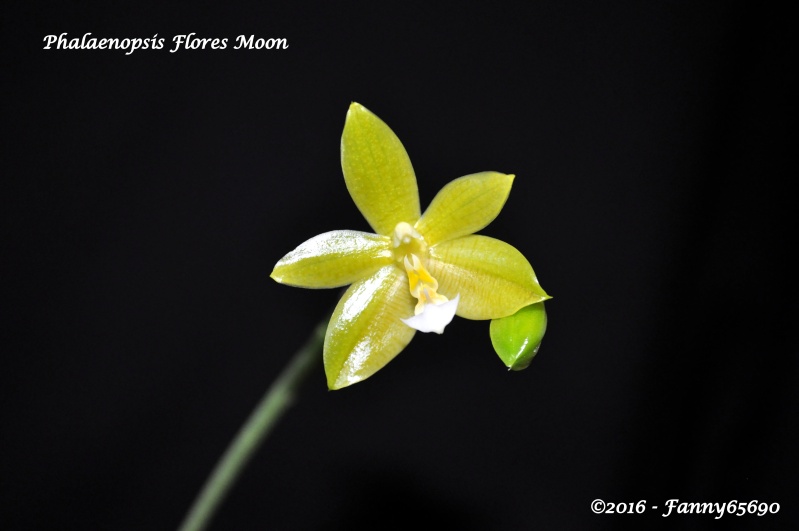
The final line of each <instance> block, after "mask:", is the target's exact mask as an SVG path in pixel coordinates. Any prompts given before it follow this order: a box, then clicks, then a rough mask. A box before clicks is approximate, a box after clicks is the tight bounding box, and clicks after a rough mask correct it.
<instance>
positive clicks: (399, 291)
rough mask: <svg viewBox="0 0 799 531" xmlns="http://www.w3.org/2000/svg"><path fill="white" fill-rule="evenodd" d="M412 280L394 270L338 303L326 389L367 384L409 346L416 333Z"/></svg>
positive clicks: (328, 346) (327, 352) (328, 341)
mask: <svg viewBox="0 0 799 531" xmlns="http://www.w3.org/2000/svg"><path fill="white" fill-rule="evenodd" d="M413 306H414V299H413V297H411V295H410V293H409V292H408V277H407V276H406V275H405V272H404V271H402V270H401V269H400V268H399V267H397V266H394V265H390V266H386V267H383V268H382V269H380V270H378V271H377V272H376V273H374V274H373V275H372V276H370V277H367V278H365V279H363V280H360V281H358V282H356V283H354V284H353V285H352V286H350V287H349V289H348V290H347V292H346V293H345V294H344V296H343V297H342V298H341V300H340V301H339V303H338V305H337V306H336V309H335V310H334V311H333V316H332V317H331V319H330V325H329V326H328V327H327V334H326V336H325V347H324V360H325V373H326V374H327V385H328V387H329V388H330V389H340V388H342V387H346V386H348V385H352V384H354V383H356V382H359V381H361V380H363V379H365V378H368V377H369V376H371V375H372V374H374V373H375V372H377V371H378V370H380V369H381V368H383V366H385V365H386V364H387V363H388V362H389V361H391V360H392V359H393V358H394V356H396V355H397V354H399V352H400V351H402V349H404V348H405V346H406V345H407V344H408V343H409V342H410V341H411V339H412V338H413V336H414V334H415V333H416V330H414V329H413V328H411V327H409V326H407V325H405V324H404V323H403V322H402V321H401V320H400V319H402V318H407V317H409V316H411V315H413Z"/></svg>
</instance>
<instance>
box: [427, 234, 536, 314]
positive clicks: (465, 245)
mask: <svg viewBox="0 0 799 531" xmlns="http://www.w3.org/2000/svg"><path fill="white" fill-rule="evenodd" d="M427 265H428V270H429V271H430V274H432V275H433V276H434V277H435V278H436V279H438V286H439V290H438V291H439V292H440V293H443V294H444V295H446V296H447V297H449V298H452V297H454V296H455V295H456V294H460V304H459V305H458V312H457V315H459V316H460V317H465V318H466V319H498V318H500V317H506V316H508V315H511V314H513V313H516V312H517V311H518V310H519V309H520V308H522V307H524V306H527V305H528V304H533V303H536V302H541V301H544V300H546V299H548V298H549V295H547V294H546V292H545V291H544V290H543V289H542V288H541V286H540V285H539V284H538V280H537V279H536V276H535V272H533V268H532V266H531V265H530V263H529V262H528V261H527V259H526V258H525V257H524V256H523V255H522V254H521V253H520V252H519V251H518V250H516V248H515V247H513V246H511V245H508V244H507V243H505V242H502V241H500V240H496V239H494V238H489V237H487V236H477V235H474V236H464V237H463V238H458V239H456V240H449V241H446V242H442V243H439V244H438V245H435V246H433V247H431V248H430V259H429V260H428V262H427Z"/></svg>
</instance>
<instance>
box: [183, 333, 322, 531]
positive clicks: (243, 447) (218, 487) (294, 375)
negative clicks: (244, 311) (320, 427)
mask: <svg viewBox="0 0 799 531" xmlns="http://www.w3.org/2000/svg"><path fill="white" fill-rule="evenodd" d="M327 321H328V320H327V319H325V320H323V321H322V322H321V323H319V325H318V326H317V327H316V329H315V330H314V332H313V335H312V336H311V337H310V339H309V340H308V342H307V343H306V344H305V345H303V347H302V348H301V349H300V350H298V351H297V352H296V353H295V354H294V357H293V358H292V359H291V361H290V362H289V364H288V365H287V366H286V367H285V368H284V369H283V372H282V373H281V374H280V376H278V377H277V379H276V380H275V381H274V383H272V386H271V387H270V388H269V390H268V391H267V392H266V394H265V395H264V396H263V398H261V401H260V402H259V403H258V405H257V406H256V407H255V410H254V411H253V412H252V413H251V414H250V417H249V418H248V419H247V421H246V422H245V423H244V425H243V426H242V427H241V428H240V429H239V432H238V433H237V434H236V437H235V438H234V439H233V441H232V442H231V443H230V446H228V448H227V450H225V453H224V454H222V457H221V458H220V459H219V462H218V463H217V464H216V466H215V467H214V470H213V471H212V472H211V475H210V476H209V477H208V479H207V480H206V481H205V484H204V485H203V488H202V490H201V491H200V493H199V495H198V496H197V498H196V499H195V500H194V503H193V504H192V506H191V509H189V512H188V513H187V514H186V518H185V519H184V520H183V523H181V525H180V528H178V531H201V530H203V529H205V528H206V527H207V526H208V524H209V523H211V519H212V518H213V516H214V514H215V513H216V510H217V509H218V508H219V506H220V505H221V504H222V501H223V500H224V499H225V496H226V495H227V493H228V491H229V490H230V488H231V487H232V486H233V484H234V483H235V481H236V479H237V478H238V476H239V474H240V473H241V471H242V470H243V469H244V467H245V465H246V464H247V463H248V462H249V460H250V458H251V457H252V456H253V455H254V454H255V452H256V450H258V447H259V445H260V444H261V443H262V442H263V440H264V439H265V438H266V437H267V436H268V435H269V433H270V431H271V430H272V428H273V427H274V426H275V424H276V423H277V421H278V420H279V419H280V417H281V416H282V415H283V413H284V412H285V411H286V409H288V408H289V406H291V404H292V403H293V401H294V396H295V394H296V392H297V390H298V389H299V386H300V384H302V382H303V380H304V379H305V376H306V375H307V374H308V373H309V372H310V369H311V368H312V367H313V366H314V365H315V364H316V363H318V361H319V353H320V352H321V350H322V343H324V339H325V329H326V328H327Z"/></svg>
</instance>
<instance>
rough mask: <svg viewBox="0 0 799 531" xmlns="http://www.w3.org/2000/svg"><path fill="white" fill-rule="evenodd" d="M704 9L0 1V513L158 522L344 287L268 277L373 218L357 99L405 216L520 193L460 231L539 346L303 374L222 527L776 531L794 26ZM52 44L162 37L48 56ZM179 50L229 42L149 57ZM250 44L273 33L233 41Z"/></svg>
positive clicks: (465, 347) (790, 468)
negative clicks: (350, 176)
mask: <svg viewBox="0 0 799 531" xmlns="http://www.w3.org/2000/svg"><path fill="white" fill-rule="evenodd" d="M698 4H699V3H695V2H657V3H651V2H616V3H603V2H589V1H581V2H566V3H561V2H545V3H527V2H524V3H523V2H519V3H516V4H511V3H506V4H493V5H492V6H491V7H489V6H488V4H483V3H464V4H462V5H460V6H459V7H458V8H457V9H455V10H452V9H453V8H450V9H449V10H445V9H442V8H438V7H433V6H431V5H430V4H426V3H419V4H413V3H402V4H399V3H397V4H394V3H392V4H385V5H382V4H381V7H369V6H368V5H361V6H356V5H354V4H345V3H334V2H326V3H319V4H316V5H314V4H309V3H304V4H302V3H297V2H283V3H275V2H260V3H257V4H251V5H247V6H239V5H237V6H230V5H227V4H225V5H224V6H223V5H216V4H214V3H211V2H203V3H199V4H197V5H194V6H191V7H189V6H185V7H182V8H177V7H164V6H153V7H150V8H147V9H145V8H142V7H137V8H131V9H127V8H124V7H118V8H107V7H106V8H101V9H96V8H89V7H87V6H86V5H85V4H78V3H62V4H60V5H59V7H57V8H52V7H47V8H45V7H43V6H39V5H36V4H34V3H31V4H25V5H26V6H27V7H24V8H18V10H17V12H13V13H12V12H6V13H5V14H4V16H3V18H2V52H1V53H2V71H3V74H2V79H3V138H4V139H3V148H2V152H3V153H2V160H3V164H2V173H3V175H2V199H3V207H2V219H3V225H2V235H3V236H2V244H3V252H2V263H3V270H4V271H5V272H4V273H3V275H2V283H1V285H2V288H1V289H2V294H3V308H4V317H3V336H4V339H3V352H2V358H1V359H2V374H0V378H1V379H2V381H0V384H2V387H1V388H0V393H1V394H0V398H2V418H1V419H0V420H1V421H2V428H1V429H2V440H1V441H0V444H1V445H2V451H1V452H0V495H1V496H2V497H0V527H1V528H2V529H72V528H74V529H121V530H127V529H174V528H175V527H176V526H177V524H178V523H179V521H180V519H181V518H182V516H183V514H184V512H185V510H186V508H187V507H188V505H189V504H190V502H191V501H192V499H193V497H194V495H195V494H196V492H197V490H198V488H199V486H200V485H201V483H202V481H203V480H204V479H205V477H206V476H207V474H208V472H209V470H210V468H211V467H212V465H213V464H214V462H215V461H216V459H217V458H218V456H219V455H220V453H221V452H222V451H223V449H224V448H225V446H226V444H227V442H228V441H229V440H230V438H231V437H232V435H233V433H234V432H235V431H236V429H237V428H238V427H239V426H240V425H241V423H242V422H243V420H244V419H245V418H246V416H247V414H248V413H249V412H250V411H251V409H252V407H253V406H254V404H255V403H256V401H257V400H258V399H259V397H260V396H261V394H262V393H263V392H264V391H265V389H266V388H267V386H268V385H269V383H270V382H271V381H272V380H273V379H274V378H275V376H276V375H277V373H278V372H279V371H280V369H281V367H282V366H283V365H284V364H285V363H286V362H287V360H288V359H289V357H290V356H291V354H292V352H294V351H295V350H296V348H297V347H299V346H300V345H301V344H302V343H303V342H304V341H305V338H306V337H307V336H308V334H309V333H310V331H311V329H312V327H313V326H314V325H315V323H316V322H317V321H318V320H319V319H320V318H321V317H322V316H323V315H324V314H325V312H327V311H328V310H329V309H330V308H331V307H332V306H333V305H334V304H335V302H336V300H337V298H338V296H339V291H338V290H329V291H312V290H300V289H294V288H289V287H286V286H282V285H278V284H276V283H275V282H273V281H272V280H271V279H270V278H269V276H268V275H269V273H270V272H271V270H272V267H273V265H274V264H275V262H276V261H277V260H278V259H279V258H280V257H281V256H282V255H283V254H285V253H286V252H288V251H289V250H291V249H293V248H294V247H295V246H296V245H298V244H299V243H301V242H302V241H304V240H305V239H307V238H309V237H311V236H314V235H316V234H318V233H321V232H324V231H328V230H332V229H344V228H349V229H358V230H368V226H367V224H366V222H365V221H364V220H363V219H362V218H361V216H360V214H359V213H358V211H357V209H356V207H355V206H354V204H353V203H352V201H351V200H350V198H349V196H348V194H347V191H346V189H345V187H344V182H343V179H342V177H341V170H340V163H339V140H340V135H341V130H342V127H343V124H344V117H345V114H346V110H347V107H348V105H349V103H350V102H351V101H358V102H360V103H362V104H363V105H365V106H366V107H367V108H369V109H370V110H372V111H373V112H375V113H376V114H377V115H378V116H380V117H381V118H383V119H384V120H385V121H386V122H387V123H388V124H389V125H390V126H391V127H392V128H393V129H394V131H395V132H396V133H397V135H398V136H399V137H400V138H401V139H402V141H403V143H404V144H405V147H406V148H407V150H408V152H409V154H410V156H411V159H412V161H413V163H414V167H415V169H416V173H417V177H418V179H419V187H420V194H421V199H422V204H423V206H425V205H426V204H427V203H428V202H429V201H430V199H432V197H433V195H434V194H435V193H436V192H437V191H438V190H439V189H440V188H441V187H442V186H443V185H444V184H445V183H447V182H448V181H450V180H451V179H453V178H456V177H458V176H461V175H464V174H467V173H473V172H477V171H483V170H496V171H501V172H506V173H515V174H516V175H517V178H516V181H515V183H514V188H513V190H512V192H511V195H510V199H509V200H508V203H507V204H506V206H505V209H504V210H503V212H502V213H501V214H500V216H499V218H498V219H497V220H496V221H495V222H494V223H492V224H491V225H490V226H489V227H488V228H487V229H485V230H484V231H483V233H485V234H488V235H491V236H494V237H497V238H500V239H502V240H505V241H508V242H510V243H512V244H513V245H514V246H516V247H517V248H518V249H520V250H521V251H522V252H523V253H524V254H525V255H526V256H527V257H528V259H529V260H530V261H531V263H532V264H533V266H534V268H535V269H536V272H537V274H538V277H539V280H540V281H541V283H542V285H543V287H544V288H545V289H546V290H547V291H548V292H549V293H550V294H551V295H553V297H554V298H553V300H552V301H551V302H549V303H548V304H547V309H548V314H549V329H548V331H547V335H546V338H545V339H544V343H543V346H542V348H541V351H540V353H539V355H538V357H537V358H536V359H535V361H534V363H533V364H532V366H531V367H530V368H529V369H528V370H526V371H522V372H519V373H509V372H507V371H506V370H505V369H504V367H503V365H502V363H501V362H500V361H499V360H498V359H497V358H496V355H495V354H494V353H493V351H492V349H491V345H490V342H489V337H488V323H486V322H471V321H466V320H462V319H456V320H455V322H453V324H451V325H450V326H449V327H448V328H447V332H446V333H445V334H444V335H442V336H432V335H423V334H417V336H416V338H415V339H414V340H413V342H412V343H411V345H410V346H409V347H408V348H407V349H406V350H405V351H404V352H403V353H402V354H401V355H400V356H398V357H397V358H396V359H395V360H394V361H393V362H392V363H390V364H389V365H388V366H387V367H386V368H385V369H384V370H382V371H380V372H379V373H378V374H376V375H375V376H374V377H372V378H371V379H369V380H367V381H365V382H363V383H359V384H357V385H355V386H353V387H351V388H347V389H344V390H342V391H336V392H330V391H327V389H326V386H325V381H324V376H323V373H322V371H321V367H320V368H319V370H317V371H316V372H315V373H314V374H312V376H311V377H310V379H309V381H308V382H307V383H306V385H305V386H304V387H303V390H302V396H301V398H300V399H299V401H298V402H297V404H296V405H295V407H294V408H293V409H292V410H290V412H289V414H288V415H287V417H286V418H285V419H284V420H283V421H282V422H281V424H280V425H279V426H278V428H277V430H276V431H275V433H274V434H273V436H272V437H271V438H270V439H268V440H267V441H266V443H265V445H264V446H263V447H262V449H261V451H260V452H259V454H258V455H257V457H256V458H255V459H254V461H253V462H252V464H251V465H250V467H249V468H248V469H247V471H246V473H245V475H244V476H243V477H242V479H241V481H240V482H239V483H238V484H237V486H236V488H235V490H234V491H233V492H232V494H231V496H230V498H229V499H228V501H227V503H226V504H225V505H224V507H223V508H222V510H221V512H220V513H219V515H218V517H217V519H216V520H215V522H214V526H213V529H236V530H239V529H281V530H282V529H288V530H294V529H326V530H338V529H361V528H363V529H392V528H397V529H400V528H402V529H414V528H417V526H418V525H421V523H428V524H432V525H433V527H439V528H448V529H480V530H483V529H487V530H522V529H618V528H636V529H641V528H653V527H657V526H662V527H664V528H674V529H705V528H715V527H718V526H719V525H724V524H727V526H729V527H737V528H744V529H795V528H796V527H795V525H796V523H797V521H799V518H797V512H798V511H799V506H798V505H797V504H799V496H797V494H799V492H798V490H799V489H797V472H799V467H797V456H796V450H797V442H799V441H798V440H797V437H796V436H795V435H794V433H793V432H794V429H795V425H796V413H797V405H799V404H797V392H796V378H797V366H796V365H797V363H796V356H797V347H796V339H795V322H796V317H797V312H796V299H795V295H796V290H795V285H794V282H793V279H794V277H795V275H794V274H790V273H789V271H788V254H789V251H790V250H791V247H793V246H795V243H796V231H795V217H796V216H795V214H793V211H792V210H790V209H792V208H795V207H794V205H793V203H794V201H793V197H795V195H793V194H794V193H793V192H789V191H788V188H787V183H789V182H790V180H791V179H793V178H794V177H795V170H791V168H795V166H794V165H793V164H791V165H784V164H786V161H787V160H788V157H787V154H788V145H789V144H788V143H789V137H788V136H787V135H786V134H785V133H783V132H782V127H783V126H786V125H788V124H789V123H790V121H789V118H788V111H789V109H790V108H792V107H793V105H792V104H789V100H788V94H789V93H788V91H789V87H791V85H789V84H788V73H789V72H790V71H791V70H793V69H795V65H793V62H792V61H793V59H791V60H789V55H790V54H789V52H788V48H787V43H788V33H787V24H786V23H785V21H786V19H787V15H786V14H785V13H781V12H776V11H775V12H768V11H765V10H762V9H761V10H758V11H756V12H754V11H750V10H747V9H745V8H744V7H742V6H740V5H738V4H735V3H729V2H705V3H701V5H698ZM62 32H68V34H69V37H80V36H82V35H83V34H84V33H86V32H92V33H93V36H95V37H118V38H124V37H142V38H146V37H152V36H153V35H155V34H158V36H159V37H165V38H166V40H167V43H166V47H165V49H163V50H146V51H145V50H139V51H136V52H134V53H133V54H132V55H129V56H127V55H125V53H124V52H122V51H100V50H82V51H81V50H43V39H44V37H45V36H46V35H49V34H59V33H62ZM191 32H195V33H197V36H199V37H219V38H227V39H229V41H228V48H227V49H225V50H216V51H214V50H194V51H186V50H181V51H179V52H177V53H169V48H171V43H170V42H169V41H170V40H171V38H172V37H173V36H175V35H178V34H187V33H191ZM251 34H254V35H256V36H258V37H264V38H268V37H285V38H287V39H288V42H289V48H288V49H287V50H283V51H266V50H260V51H258V50H233V49H232V45H233V40H234V39H235V37H236V36H238V35H251ZM791 273H792V272H791ZM595 498H602V499H604V500H606V501H609V502H637V501H638V500H642V499H645V500H647V504H648V505H650V506H652V505H658V506H659V507H660V509H651V510H648V511H647V513H646V514H644V515H595V514H593V513H592V512H591V510H590V507H589V505H590V503H591V501H592V500H594V499H595ZM672 498H676V499H679V500H680V501H687V502H726V501H730V500H739V501H750V500H759V501H765V502H769V503H773V502H777V503H779V504H780V511H779V514H778V515H776V516H775V515H769V516H763V517H756V516H744V517H733V516H724V517H723V519H722V520H721V521H715V520H714V519H713V516H710V515H678V516H674V515H672V516H670V517H669V518H662V517H661V516H660V514H661V513H662V512H663V506H664V505H665V502H666V500H668V499H672Z"/></svg>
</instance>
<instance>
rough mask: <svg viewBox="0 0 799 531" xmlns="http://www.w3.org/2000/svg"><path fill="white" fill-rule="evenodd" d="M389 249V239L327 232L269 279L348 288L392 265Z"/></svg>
mask: <svg viewBox="0 0 799 531" xmlns="http://www.w3.org/2000/svg"><path fill="white" fill-rule="evenodd" d="M390 247H391V242H390V240H389V238H388V237H386V236H378V235H376V234H371V233H368V232H359V231H354V230H336V231H331V232H326V233H324V234H320V235H319V236H315V237H313V238H311V239H310V240H308V241H306V242H305V243H303V244H301V245H300V246H299V247H297V248H296V249H294V250H293V251H291V252H290V253H288V254H287V255H286V256H284V257H283V258H281V259H280V261H279V262H278V263H277V265H275V269H274V271H272V274H271V275H270V276H271V277H272V278H273V279H275V280H277V281H278V282H280V283H282V284H288V285H290V286H299V287H303V288H335V287H339V286H346V285H347V284H352V283H353V282H355V281H356V280H358V279H361V278H364V277H366V276H369V275H371V274H372V273H374V272H375V271H377V270H378V269H380V268H381V267H383V266H385V265H388V264H390V263H391V262H392V255H391V248H390Z"/></svg>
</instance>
